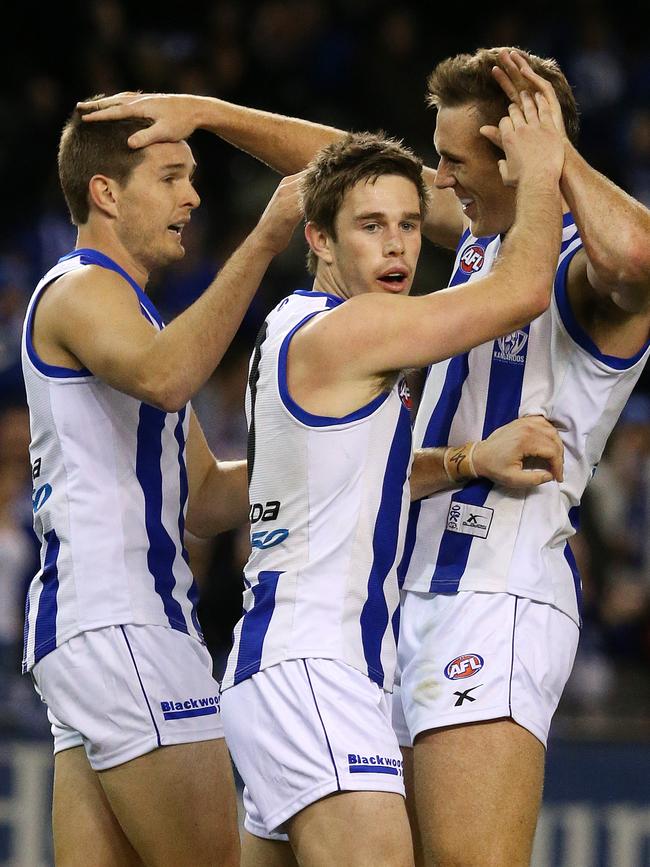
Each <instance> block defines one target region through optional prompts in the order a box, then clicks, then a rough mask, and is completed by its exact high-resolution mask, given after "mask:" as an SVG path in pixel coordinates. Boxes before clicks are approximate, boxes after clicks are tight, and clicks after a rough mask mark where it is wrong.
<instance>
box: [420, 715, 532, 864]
mask: <svg viewBox="0 0 650 867" xmlns="http://www.w3.org/2000/svg"><path fill="white" fill-rule="evenodd" d="M414 777H415V792H416V801H417V814H418V823H419V828H420V832H421V835H422V842H423V847H424V852H425V863H426V864H430V865H434V864H454V865H457V867H476V865H481V867H492V865H494V867H504V865H507V867H524V865H528V864H529V862H530V856H531V852H532V845H533V837H534V833H535V826H536V823H537V814H538V812H539V807H540V803H541V797H542V785H543V779H544V747H543V746H542V744H541V743H540V741H539V740H538V739H537V738H536V737H535V736H534V735H532V734H531V733H530V732H529V731H527V730H526V729H524V728H522V727H521V726H519V725H518V724H517V723H515V722H514V721H513V720H511V719H503V720H495V721H490V722H477V723H473V724H467V725H462V726H454V727H450V728H442V729H435V730H433V731H428V732H423V733H421V734H420V735H419V736H418V737H417V738H416V741H415V747H414Z"/></svg>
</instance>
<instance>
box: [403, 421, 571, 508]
mask: <svg viewBox="0 0 650 867" xmlns="http://www.w3.org/2000/svg"><path fill="white" fill-rule="evenodd" d="M470 446H471V444H470V443H467V444H466V445H465V446H463V447H449V448H426V449H416V450H415V455H414V458H413V467H412V470H411V499H412V500H419V499H422V497H426V496H429V494H433V493H435V492H436V491H442V490H445V489H446V488H451V487H454V488H456V487H458V486H459V485H460V484H463V483H464V482H467V481H469V480H470V479H472V478H478V477H482V478H486V479H490V480H491V481H493V482H495V483H496V484H498V485H501V486H503V487H508V488H518V489H522V488H532V487H536V486H538V485H542V484H544V483H545V482H550V481H552V480H553V479H555V480H557V481H560V482H561V481H562V479H563V465H564V447H563V445H562V440H561V439H560V437H559V436H558V433H557V431H556V430H555V428H554V427H553V425H552V424H551V423H550V422H548V421H547V420H546V419H545V418H542V417H541V416H529V417H525V418H519V419H515V420H514V421H512V422H510V423H509V424H507V425H504V426H503V427H500V428H497V429H496V430H495V431H494V432H493V433H492V434H490V436H489V437H487V439H485V440H481V441H479V442H477V443H475V444H474V448H473V450H472V452H471V465H470V462H469V460H468V454H469V452H470ZM445 453H447V456H446V459H445Z"/></svg>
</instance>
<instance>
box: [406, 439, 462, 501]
mask: <svg viewBox="0 0 650 867" xmlns="http://www.w3.org/2000/svg"><path fill="white" fill-rule="evenodd" d="M474 445H475V444H474V443H465V445H463V446H458V447H443V448H427V449H416V450H415V452H414V455H413V466H412V467H411V500H421V499H422V498H423V497H428V496H429V495H430V494H435V493H436V492H437V491H444V490H446V489H447V488H456V487H459V486H460V485H463V484H465V482H467V481H469V480H470V479H473V478H476V475H477V474H476V470H475V469H474V464H473V460H472V452H473V448H472V447H473V446H474Z"/></svg>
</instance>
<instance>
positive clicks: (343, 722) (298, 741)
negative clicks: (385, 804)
mask: <svg viewBox="0 0 650 867" xmlns="http://www.w3.org/2000/svg"><path fill="white" fill-rule="evenodd" d="M390 705H391V696H390V695H388V694H387V693H385V692H384V691H383V690H382V689H381V688H380V687H379V686H377V684H375V683H373V682H372V681H371V680H369V679H368V678H367V677H366V676H365V675H363V674H361V672H359V671H357V670H356V669H354V668H352V667H351V666H349V665H347V664H345V663H343V662H340V661H339V660H335V659H293V660H288V661H285V662H280V663H278V664H277V665H273V666H271V667H269V668H266V669H264V670H263V671H260V672H257V673H256V674H254V675H252V677H249V678H248V679H247V680H244V681H242V682H241V683H238V684H237V685H236V686H232V687H230V688H228V689H227V690H225V691H224V693H223V695H222V698H221V706H222V716H223V723H224V729H225V732H226V742H227V744H228V747H229V749H230V752H231V754H232V757H233V759H234V761H235V764H236V765H237V768H238V770H239V773H240V774H241V776H242V779H243V780H244V783H245V784H246V789H245V792H244V806H245V808H246V817H245V820H244V826H245V828H246V829H247V830H248V831H250V833H251V834H255V835H256V836H258V837H265V838H268V839H274V840H286V839H288V838H287V837H286V834H285V828H284V827H283V823H284V822H286V820H287V819H289V818H291V816H294V815H295V814H296V813H298V812H299V811H300V810H302V809H303V808H305V807H307V806H309V804H313V803H314V802H315V801H318V800H320V799H321V798H324V797H325V796H326V795H330V794H332V793H333V792H347V791H376V792H395V793H397V794H399V795H402V796H404V779H403V770H402V757H401V753H400V749H399V745H398V743H397V738H396V737H395V732H394V731H393V728H392V725H391V708H390Z"/></svg>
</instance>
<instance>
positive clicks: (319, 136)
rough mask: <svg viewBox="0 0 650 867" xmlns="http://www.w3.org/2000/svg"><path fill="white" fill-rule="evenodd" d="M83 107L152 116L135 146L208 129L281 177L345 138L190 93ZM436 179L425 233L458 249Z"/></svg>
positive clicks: (451, 214)
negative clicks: (150, 122)
mask: <svg viewBox="0 0 650 867" xmlns="http://www.w3.org/2000/svg"><path fill="white" fill-rule="evenodd" d="M79 106H80V108H81V109H82V110H85V111H87V112H88V113H87V114H86V115H85V117H84V119H87V120H88V121H94V120H116V119H120V118H125V117H148V118H152V119H153V121H154V123H153V125H152V126H150V127H147V128H146V129H144V130H141V131H139V132H137V133H134V134H133V135H132V136H131V138H130V139H129V144H130V145H131V147H144V146H145V145H148V144H152V143H153V142H158V141H179V140H180V139H185V138H187V137H188V136H189V135H191V134H192V133H193V132H194V130H196V129H205V130H208V131H209V132H212V133H214V134H215V135H218V136H219V137H220V138H222V139H224V140H225V141H227V142H229V143H230V144H232V145H234V146H235V147H237V148H239V149H240V150H243V151H245V152H246V153H248V154H250V155H251V156H253V157H256V158H257V159H258V160H261V162H263V163H266V165H268V166H270V167H271V168H273V169H275V170H276V171H278V172H281V173H282V174H290V173H294V172H298V171H301V170H302V169H304V168H305V166H306V165H307V163H309V161H310V160H311V159H312V158H313V157H314V155H315V154H316V153H317V152H318V151H319V150H320V149H321V148H323V147H325V145H328V144H330V143H331V142H333V141H337V140H338V139H340V138H342V137H343V136H344V135H345V132H344V131H343V130H340V129H335V128H334V127H330V126H323V125H322V124H318V123H313V122H312V121H308V120H302V119H300V118H295V117H286V116H284V115H280V114H273V113H272V112H268V111H261V110H259V109H255V108H248V107H246V106H242V105H236V104H234V103H231V102H226V101H225V100H223V99H216V98H215V97H208V96H192V95H190V94H136V93H118V94H116V95H115V96H109V97H105V98H103V99H99V100H93V101H91V102H84V103H79ZM435 176H436V172H435V169H432V168H428V167H425V169H424V177H425V180H426V182H427V184H428V185H429V186H430V188H431V207H430V208H429V213H428V215H427V218H426V220H425V223H424V226H423V232H424V234H425V235H426V237H427V238H428V239H429V240H430V241H433V242H434V243H436V244H439V245H440V246H443V247H449V248H450V249H454V248H455V247H456V244H457V243H458V240H459V238H460V236H461V234H462V232H463V215H462V210H461V207H460V205H459V203H458V200H457V199H456V196H455V195H454V193H453V192H452V191H451V190H438V189H436V187H435V186H434V182H435Z"/></svg>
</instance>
